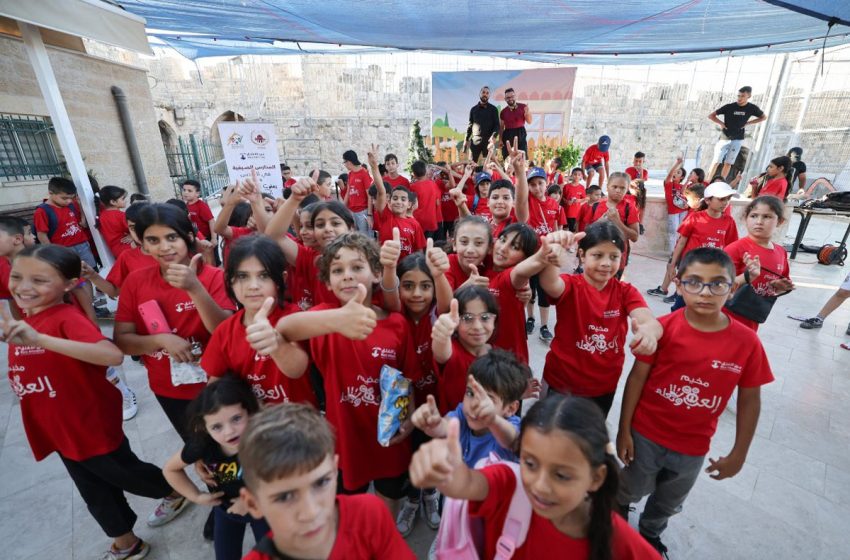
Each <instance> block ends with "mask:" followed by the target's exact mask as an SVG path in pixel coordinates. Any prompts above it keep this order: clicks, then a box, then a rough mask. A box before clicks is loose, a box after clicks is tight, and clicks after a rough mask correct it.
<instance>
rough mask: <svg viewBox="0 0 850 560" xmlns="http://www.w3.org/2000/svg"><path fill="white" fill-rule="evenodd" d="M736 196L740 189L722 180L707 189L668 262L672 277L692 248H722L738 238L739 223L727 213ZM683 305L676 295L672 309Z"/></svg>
mask: <svg viewBox="0 0 850 560" xmlns="http://www.w3.org/2000/svg"><path fill="white" fill-rule="evenodd" d="M733 197H734V198H737V197H738V193H737V191H735V189H733V188H732V187H730V186H729V185H727V184H726V183H723V182H717V183H712V184H710V185H709V186H707V187H706V188H705V190H704V191H703V199H702V202H701V204H700V207H699V208H700V209H699V210H698V211H696V212H691V213H689V214H688V217H687V218H685V221H684V222H682V225H680V226H679V239H678V240H677V241H676V246H675V247H674V248H673V255H672V256H671V257H670V264H669V265H668V270H670V273H669V274H670V276H671V277H672V276H674V274H673V271H674V270H677V269H678V267H679V262H680V261H681V260H682V258H683V257H684V256H685V255H687V254H688V252H690V251H692V250H693V249H696V248H698V247H717V248H719V249H722V248H723V247H725V246H726V245H728V244H730V243H732V242H733V241H737V240H738V225H737V224H736V223H735V219H734V218H733V217H732V216H731V215H730V214H728V213H727V212H726V208H728V207H729V202H730V201H731V199H732V198H733ZM663 288H664V286H662V289H663ZM665 301H666V300H665ZM684 304H685V302H684V300H682V298H681V297H680V296H677V297H676V300H675V302H674V303H673V308H672V309H671V311H675V310H676V309H679V308H680V307H682V306H683V305H684Z"/></svg>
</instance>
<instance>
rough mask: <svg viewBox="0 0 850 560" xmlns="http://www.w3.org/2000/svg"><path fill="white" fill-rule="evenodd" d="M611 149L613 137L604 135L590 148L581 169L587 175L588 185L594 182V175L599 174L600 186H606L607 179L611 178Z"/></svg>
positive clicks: (582, 159) (586, 151) (583, 158)
mask: <svg viewBox="0 0 850 560" xmlns="http://www.w3.org/2000/svg"><path fill="white" fill-rule="evenodd" d="M610 147H611V137H610V136H608V135H603V136H600V137H599V141H598V142H596V144H594V145H592V146H589V147H588V148H587V149H586V150H585V151H584V155H583V156H582V158H581V167H582V169H584V170H585V172H586V173H587V184H588V185H590V183H591V182H593V175H594V173H599V186H600V187H602V186H604V185H605V179H606V178H607V177H608V176H609V174H610V170H609V169H608V162H609V161H610V159H611V154H610V153H609V152H608V149H609V148H610Z"/></svg>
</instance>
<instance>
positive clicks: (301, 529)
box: [239, 403, 416, 560]
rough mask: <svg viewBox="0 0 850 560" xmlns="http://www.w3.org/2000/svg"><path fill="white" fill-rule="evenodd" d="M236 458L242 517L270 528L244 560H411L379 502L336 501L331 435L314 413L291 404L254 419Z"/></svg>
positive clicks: (363, 497)
mask: <svg viewBox="0 0 850 560" xmlns="http://www.w3.org/2000/svg"><path fill="white" fill-rule="evenodd" d="M372 428H373V429H372V430H371V432H370V434H371V436H372V437H374V431H375V430H374V426H372ZM336 434H337V436H338V437H342V435H341V434H340V432H338V431H337V432H336ZM364 437H366V436H365V435H364ZM239 460H240V462H241V464H242V478H243V480H244V481H245V486H244V487H243V488H242V490H241V494H242V498H243V500H244V501H245V504H246V505H247V507H248V511H249V512H250V513H251V515H252V516H253V517H254V518H255V519H263V518H265V520H266V522H268V524H269V527H271V531H269V533H268V534H267V535H266V536H265V537H264V538H263V539H262V540H261V541H260V542H258V543H257V546H255V547H254V549H253V550H252V551H251V552H249V553H248V554H247V555H246V556H245V558H244V560H277V559H279V558H321V559H323V560H349V559H354V558H392V559H393V560H395V559H398V560H415V558H416V556H414V554H413V552H411V550H410V548H409V547H408V546H407V544H406V543H405V542H404V539H403V538H402V537H401V535H400V534H399V532H398V531H397V530H396V528H395V525H394V524H393V519H392V516H391V514H390V512H389V510H388V509H387V507H386V506H385V505H384V504H383V503H382V502H381V500H380V499H379V498H378V497H377V496H373V495H371V494H365V493H364V494H359V495H356V496H351V495H345V493H344V492H343V493H341V494H340V495H337V491H338V482H337V470H338V468H339V464H338V462H339V455H336V454H334V431H333V430H332V429H331V426H330V425H329V423H328V422H327V421H326V420H325V419H324V418H322V416H321V415H320V414H319V412H318V411H316V409H315V408H313V407H311V406H308V405H304V404H292V403H290V404H283V405H280V406H273V407H270V408H266V409H265V410H263V411H261V412H259V413H258V414H256V415H255V416H254V417H253V418H252V420H251V424H250V425H249V426H248V429H247V430H246V431H245V432H244V434H243V435H242V438H241V440H240V442H239ZM340 490H341V489H340ZM290 496H291V499H289V497H290ZM282 497H285V498H286V499H285V500H282Z"/></svg>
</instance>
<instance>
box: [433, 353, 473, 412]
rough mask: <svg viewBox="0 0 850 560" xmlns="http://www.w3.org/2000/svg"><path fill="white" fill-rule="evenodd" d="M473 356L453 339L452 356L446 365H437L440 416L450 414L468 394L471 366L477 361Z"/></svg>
mask: <svg viewBox="0 0 850 560" xmlns="http://www.w3.org/2000/svg"><path fill="white" fill-rule="evenodd" d="M475 358H476V356H474V355H472V353H470V352H469V351H468V350H467V349H466V348H464V347H463V344H461V343H460V341H459V340H458V339H457V338H454V339H452V355H451V357H450V358H449V360H448V361H447V362H446V363H444V364H437V369H438V371H439V377H440V381H439V387H440V398H439V399H437V402H438V404H439V408H440V414H443V415H445V414H448V412H449V411H451V410H454V409H455V408H457V405H459V404H460V403H462V402H463V395H464V394H465V393H466V378H467V377H468V376H469V366H471V365H472V362H474V361H475Z"/></svg>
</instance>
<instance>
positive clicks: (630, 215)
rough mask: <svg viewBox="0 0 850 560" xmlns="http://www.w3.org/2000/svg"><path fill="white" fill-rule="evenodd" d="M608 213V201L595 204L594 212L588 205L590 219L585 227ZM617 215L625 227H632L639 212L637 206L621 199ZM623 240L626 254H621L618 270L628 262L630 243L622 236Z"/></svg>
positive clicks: (637, 218)
mask: <svg viewBox="0 0 850 560" xmlns="http://www.w3.org/2000/svg"><path fill="white" fill-rule="evenodd" d="M607 212H608V199H607V198H603V199H602V200H600V201H599V203H598V204H596V211H595V212H594V211H593V205H592V204H591V205H590V211H589V214H590V218H589V219H588V221H587V223H586V224H585V227H587V226H589V225H590V224H592V223H593V222H595V221H596V220H598V219H600V218H601V217H602V216H604V215H605V214H606V213H607ZM617 213H618V214H620V220H621V221H622V222H623V223H624V224H625V225H627V226H631V225H634V224H636V223H638V222H639V221H640V212H638V209H637V206H635V205H634V203H632V202H630V201H629V200H628V199H627V198H625V197H623V200H621V201H620V202H619V203H618V204H617ZM623 239H624V240H625V241H626V252H625V253H624V254H623V257H622V258H621V259H620V270H625V268H626V265H627V264H628V262H629V253H631V248H632V245H631V242H629V240H628V239H627V238H626V236H625V235H623Z"/></svg>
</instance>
